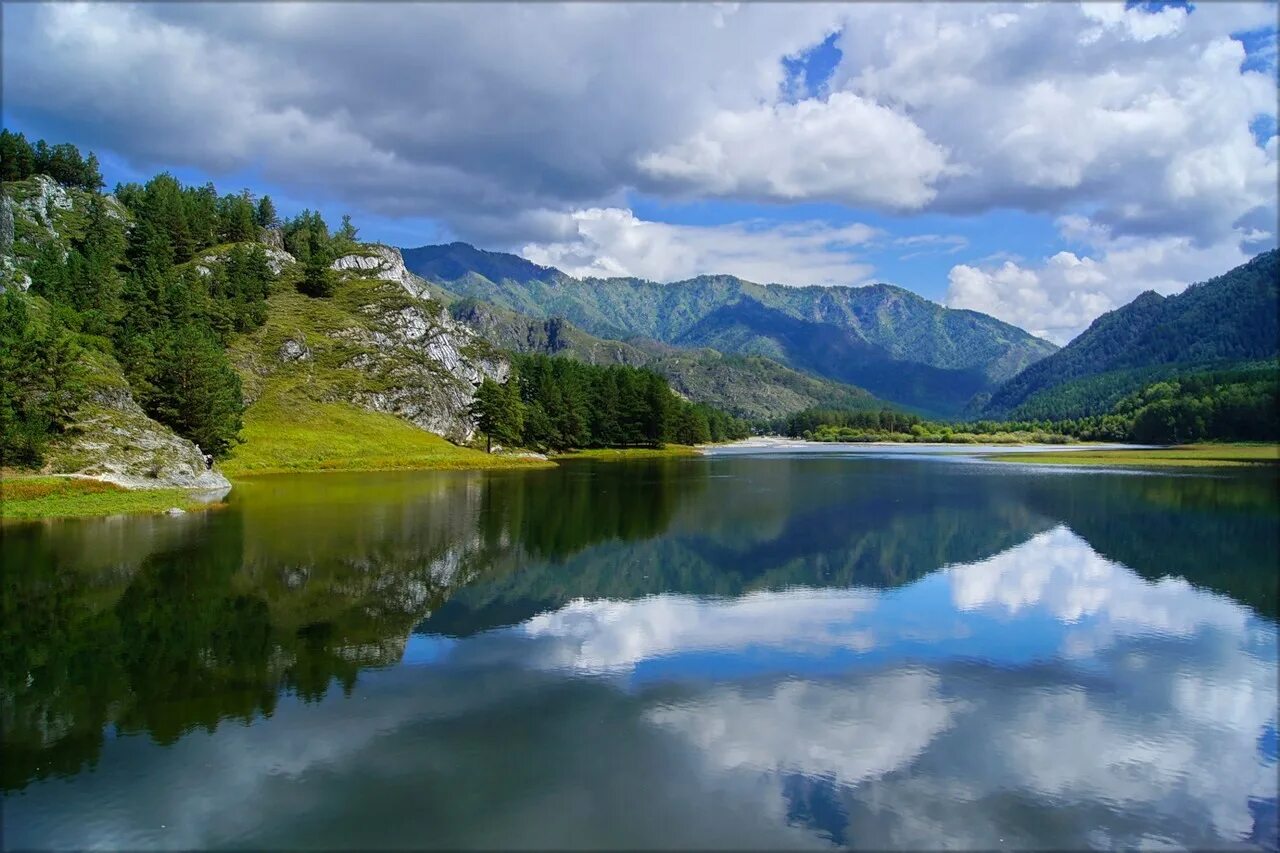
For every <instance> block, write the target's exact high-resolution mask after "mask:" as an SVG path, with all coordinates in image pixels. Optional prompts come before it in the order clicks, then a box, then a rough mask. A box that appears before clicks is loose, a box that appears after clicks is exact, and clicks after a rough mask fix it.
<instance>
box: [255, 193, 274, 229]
mask: <svg viewBox="0 0 1280 853" xmlns="http://www.w3.org/2000/svg"><path fill="white" fill-rule="evenodd" d="M254 221H255V222H257V223H258V227H259V228H278V227H279V226H280V217H279V215H277V214H276V205H275V202H273V201H272V200H271V196H269V195H264V196H263V197H262V198H260V199H258V208H257V210H255V211H254Z"/></svg>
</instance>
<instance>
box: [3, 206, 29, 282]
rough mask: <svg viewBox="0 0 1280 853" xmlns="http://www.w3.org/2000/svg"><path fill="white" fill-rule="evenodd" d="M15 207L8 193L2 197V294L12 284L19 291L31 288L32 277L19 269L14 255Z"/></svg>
mask: <svg viewBox="0 0 1280 853" xmlns="http://www.w3.org/2000/svg"><path fill="white" fill-rule="evenodd" d="M15 206H16V205H15V204H14V202H13V199H11V198H10V197H9V195H8V194H7V193H6V194H4V195H0V293H4V291H5V288H7V287H9V285H10V283H13V284H16V285H17V286H18V289H19V290H26V289H27V288H29V287H31V276H29V275H27V274H26V273H25V272H23V271H21V270H20V269H18V264H17V258H15V257H14V255H13V239H14V208H15Z"/></svg>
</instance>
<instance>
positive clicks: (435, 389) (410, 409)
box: [334, 302, 510, 441]
mask: <svg viewBox="0 0 1280 853" xmlns="http://www.w3.org/2000/svg"><path fill="white" fill-rule="evenodd" d="M431 307H432V303H427V302H422V303H416V304H413V305H409V306H403V307H399V308H397V309H396V310H391V311H386V312H381V311H380V310H379V309H378V308H377V307H376V306H370V309H369V313H370V315H371V317H372V319H373V324H372V328H358V327H353V328H350V329H344V330H342V331H340V332H337V333H335V334H334V337H337V338H339V339H341V340H345V341H349V342H350V343H353V344H355V345H356V346H358V347H360V348H361V349H362V350H364V352H361V353H359V354H357V355H355V356H353V357H352V358H351V359H350V360H349V361H348V362H347V363H346V364H345V365H344V367H351V368H356V369H359V370H362V371H365V372H366V373H369V374H370V375H373V376H378V377H379V378H381V379H383V380H384V381H385V383H386V386H385V387H386V390H383V391H378V392H372V393H371V392H362V393H358V394H357V395H356V398H355V400H353V402H355V403H356V404H357V405H359V406H362V407H364V408H366V409H372V410H373V411H376V412H387V413H389V414H393V415H397V416H399V417H401V418H404V419H405V420H407V421H410V422H411V423H413V424H416V425H417V426H419V427H422V428H423V429H425V430H427V431H429V432H434V433H436V434H437V435H442V436H444V437H445V438H448V439H451V440H453V441H469V440H470V439H471V438H472V436H473V435H475V423H474V421H473V420H472V418H471V414H470V411H469V410H470V406H471V400H472V397H474V396H475V388H476V386H477V385H479V384H480V382H481V380H483V379H484V378H485V377H486V376H487V377H489V378H491V379H494V380H495V381H498V382H505V381H506V379H507V377H508V376H509V375H510V365H508V364H507V362H506V361H505V360H503V359H501V358H498V357H496V356H495V357H486V356H479V355H477V354H475V352H474V344H475V343H476V339H475V334H474V333H473V332H472V331H471V330H470V329H468V328H467V327H466V326H463V325H461V324H459V323H455V322H454V321H453V320H452V319H451V318H450V317H449V315H448V313H447V312H445V311H444V310H443V309H440V311H439V313H438V314H432V313H429V312H430V308H431Z"/></svg>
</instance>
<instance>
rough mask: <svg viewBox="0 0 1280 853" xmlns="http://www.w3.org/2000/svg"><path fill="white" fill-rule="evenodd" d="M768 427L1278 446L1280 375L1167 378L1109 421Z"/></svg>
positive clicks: (885, 419) (906, 417)
mask: <svg viewBox="0 0 1280 853" xmlns="http://www.w3.org/2000/svg"><path fill="white" fill-rule="evenodd" d="M767 426H768V428H770V429H772V430H773V431H776V432H781V433H783V434H785V435H790V436H794V437H797V438H808V439H813V440H819V441H876V440H898V441H938V442H976V441H991V440H1019V441H1044V442H1060V441H1065V440H1068V439H1071V438H1075V439H1082V440H1086V441H1127V442H1137V443H1141V444H1182V443H1187V442H1195V441H1276V440H1280V370H1278V369H1277V365H1276V364H1275V363H1269V362H1264V363H1255V364H1251V365H1244V366H1240V367H1236V368H1231V369H1225V370H1215V371H1205V372H1201V373H1189V374H1184V375H1182V376H1178V377H1173V378H1166V379H1163V380H1161V381H1158V382H1152V383H1149V384H1147V385H1145V386H1144V387H1143V388H1142V389H1140V390H1138V391H1136V392H1134V393H1131V394H1129V395H1127V396H1125V397H1123V398H1121V399H1120V400H1119V401H1118V402H1117V403H1116V404H1115V405H1114V406H1112V408H1111V410H1110V411H1108V412H1106V413H1105V414H1100V415H1089V416H1085V417H1079V418H1060V419H1050V418H1024V419H1020V420H994V419H982V420H975V421H961V422H943V421H928V420H925V419H923V418H920V417H918V416H916V415H912V414H906V413H902V412H895V411H893V410H890V409H884V410H882V411H879V412H865V411H844V410H831V409H807V410H805V411H802V412H797V413H795V414H793V415H789V416H787V417H785V418H781V419H778V420H776V421H773V422H771V423H770V424H768V425H767Z"/></svg>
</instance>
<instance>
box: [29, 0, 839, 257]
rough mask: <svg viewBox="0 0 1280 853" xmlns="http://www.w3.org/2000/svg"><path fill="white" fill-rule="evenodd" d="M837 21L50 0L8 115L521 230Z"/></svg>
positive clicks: (721, 104)
mask: <svg viewBox="0 0 1280 853" xmlns="http://www.w3.org/2000/svg"><path fill="white" fill-rule="evenodd" d="M837 17H838V9H837V8H829V7H823V6H816V5H815V6H807V7H794V8H788V9H782V8H777V7H766V6H751V5H745V6H742V7H736V8H735V7H717V6H710V5H705V6H703V5H696V4H694V5H689V6H684V7H676V6H665V7H661V6H642V5H641V6H635V5H633V6H624V5H608V4H598V5H593V4H576V3H570V4H566V5H561V6H552V5H549V4H548V5H543V4H539V5H535V6H510V5H507V6H503V5H499V6H493V7H487V8H486V9H485V10H484V12H483V14H477V10H476V9H475V8H474V7H469V6H468V4H443V3H442V4H422V5H404V4H376V3H375V4H369V3H362V4H340V3H319V4H313V5H292V4H256V5H253V4H251V5H246V6H242V7H238V8H236V9H231V8H229V7H225V6H218V5H216V4H210V5H201V4H177V5H165V4H145V5H138V6H126V5H114V6H102V5H98V4H92V5H70V4H45V5H32V6H29V7H25V8H22V9H17V8H15V10H14V12H13V14H12V15H9V16H7V17H6V22H5V23H6V27H5V33H4V39H5V42H4V48H5V65H6V70H7V71H9V73H8V75H7V78H6V92H5V96H6V97H5V101H6V103H5V109H6V113H8V114H11V115H16V116H20V117H23V118H24V119H27V120H29V121H34V122H37V123H40V122H43V123H47V124H48V125H50V126H52V127H56V128H57V129H58V130H59V131H61V132H63V133H66V134H67V135H69V136H71V137H73V138H75V139H77V140H78V141H82V142H85V143H87V144H91V145H93V146H105V147H108V148H111V149H113V150H116V151H118V152H120V153H121V154H122V155H124V156H125V157H127V158H129V159H130V160H131V161H132V162H134V163H135V164H137V165H139V166H140V167H155V166H173V165H191V166H195V167H198V168H203V169H208V170H211V171H214V172H219V171H229V170H235V169H249V168H252V169H255V170H260V171H261V173H262V174H263V175H264V176H265V177H267V178H269V179H271V180H274V181H277V182H279V183H282V184H284V185H286V186H288V187H289V188H290V189H291V190H293V191H294V192H293V194H294V195H297V196H299V197H307V196H308V195H310V194H315V193H326V194H332V195H336V196H337V197H339V198H343V199H346V200H350V201H353V202H356V203H358V204H360V205H361V206H362V207H364V208H365V209H368V210H370V211H373V212H378V213H385V214H391V215H397V214H417V215H428V216H435V217H441V218H443V219H445V220H446V221H448V222H449V223H450V224H452V225H455V226H462V227H465V225H466V222H467V217H468V216H498V215H505V216H507V217H511V218H513V219H514V220H515V221H516V222H517V224H518V223H519V219H518V218H516V216H515V215H516V214H520V213H523V212H526V211H531V210H537V209H540V208H552V209H558V210H566V209H573V208H576V207H583V206H587V205H588V204H596V203H600V202H607V201H610V200H613V199H615V198H616V197H617V196H618V193H619V192H620V191H621V190H622V189H623V188H624V187H626V186H627V185H629V184H630V183H632V182H633V178H634V175H635V172H636V169H635V166H634V161H635V159H636V157H637V155H638V153H641V152H644V151H647V150H655V149H658V148H661V147H663V146H664V145H666V144H669V142H670V141H671V140H672V139H673V138H679V137H680V136H683V135H684V134H687V133H690V132H692V131H693V130H694V129H695V128H696V127H697V126H698V125H699V124H700V122H701V120H702V118H703V117H705V116H707V115H710V114H712V113H714V112H715V111H717V110H721V109H744V108H747V107H748V106H750V105H752V104H755V103H759V102H760V101H762V100H767V99H770V98H772V97H773V96H774V95H775V93H776V92H777V90H778V88H779V86H780V85H781V82H782V80H783V76H784V75H783V71H782V68H781V64H780V58H781V57H782V56H784V55H789V54H794V53H796V52H798V51H800V50H802V49H803V48H804V47H805V46H807V45H809V44H812V43H814V42H816V41H821V39H822V38H824V37H825V35H826V33H827V32H829V31H831V30H832V29H833V27H834V25H835V22H836V21H837ZM507 236H508V237H510V236H511V235H510V234H508V235H507Z"/></svg>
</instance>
